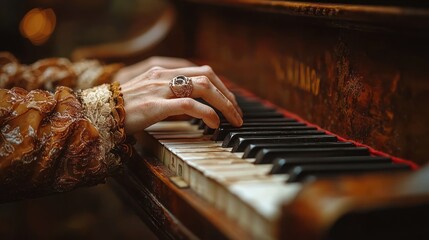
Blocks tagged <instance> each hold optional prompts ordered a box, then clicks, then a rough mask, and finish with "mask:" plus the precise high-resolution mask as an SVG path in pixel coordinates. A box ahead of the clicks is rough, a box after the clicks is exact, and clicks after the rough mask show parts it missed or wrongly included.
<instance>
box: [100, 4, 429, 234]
mask: <svg viewBox="0 0 429 240" xmlns="http://www.w3.org/2000/svg"><path fill="white" fill-rule="evenodd" d="M171 4H172V7H171V8H169V9H168V10H167V12H166V15H165V16H164V17H163V19H162V21H164V23H168V24H164V25H163V26H168V27H166V28H165V27H164V28H160V29H159V33H160V34H158V35H157V36H159V38H158V39H155V41H154V42H155V43H156V44H155V43H154V44H152V45H150V46H149V47H147V48H145V51H140V52H137V53H136V55H135V56H131V58H128V59H138V58H141V57H142V56H144V55H145V54H157V55H169V56H171V55H173V56H180V57H184V58H188V59H191V60H195V61H197V62H198V63H201V64H208V65H210V66H211V67H212V68H213V69H214V70H215V72H217V73H218V74H220V75H221V76H223V78H224V80H225V82H226V84H228V85H229V86H230V87H231V89H232V90H233V91H234V92H235V93H236V94H237V97H238V100H239V102H240V105H241V106H242V108H243V110H244V116H245V119H244V126H243V127H242V128H240V129H236V128H232V127H231V126H230V125H229V124H228V123H226V122H222V124H221V126H220V127H219V129H209V128H207V127H206V126H204V124H203V123H202V122H201V121H199V120H198V119H192V120H186V121H175V122H170V121H166V122H161V123H158V124H155V125H154V126H151V127H150V128H148V129H147V130H146V131H145V132H143V133H141V134H139V135H138V136H136V138H137V144H136V151H137V154H136V155H135V158H134V159H132V160H131V161H130V162H128V163H127V166H126V167H125V169H124V172H123V173H122V174H120V175H118V176H116V183H115V184H114V185H115V186H116V189H118V191H119V192H122V195H123V196H124V199H125V201H128V203H129V204H130V205H132V206H134V207H135V209H136V212H137V213H138V214H139V215H140V216H141V217H142V219H143V220H144V221H145V222H146V223H147V224H148V225H149V226H151V227H152V229H153V230H154V232H155V233H156V234H157V235H158V236H160V238H161V239H164V238H166V239H428V238H429V227H428V226H429V225H428V224H429V167H426V166H425V165H426V164H427V162H428V159H429V150H428V146H429V127H428V123H429V111H428V110H427V104H429V7H428V5H427V4H426V3H425V2H424V1H402V0H397V1H385V0H374V1H365V0H349V1H347V0H331V1H327V0H318V1H311V2H310V1H309V2H307V1H282V0H276V1H266V0H175V1H172V3H171ZM155 32H156V31H155ZM105 57H106V58H110V59H115V56H113V55H112V56H109V55H106V56H105ZM121 57H123V56H121ZM128 57H129V56H128ZM425 109H426V110H425Z"/></svg>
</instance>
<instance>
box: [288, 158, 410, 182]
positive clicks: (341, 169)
mask: <svg viewBox="0 0 429 240" xmlns="http://www.w3.org/2000/svg"><path fill="white" fill-rule="evenodd" d="M410 169H411V168H410V166H408V165H406V164H393V163H373V164H369V163H368V164H335V165H306V166H297V167H294V168H293V169H292V170H291V171H290V175H289V178H288V180H287V182H289V183H292V182H304V181H309V180H315V179H319V178H325V177H334V176H339V175H347V174H364V173H370V172H388V171H407V170H410Z"/></svg>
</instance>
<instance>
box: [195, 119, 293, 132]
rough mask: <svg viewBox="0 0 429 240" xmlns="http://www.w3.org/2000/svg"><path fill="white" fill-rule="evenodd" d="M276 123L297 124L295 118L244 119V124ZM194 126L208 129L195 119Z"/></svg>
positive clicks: (224, 120) (225, 121) (199, 120)
mask: <svg viewBox="0 0 429 240" xmlns="http://www.w3.org/2000/svg"><path fill="white" fill-rule="evenodd" d="M261 122H264V123H276V122H296V120H295V119H293V118H287V117H284V118H246V119H243V123H261ZM191 123H192V124H195V125H198V128H199V129H204V128H205V127H206V124H205V123H204V122H203V121H202V120H201V119H194V121H192V122H191ZM220 123H221V124H223V123H227V124H230V123H229V122H228V121H227V120H226V119H221V120H220Z"/></svg>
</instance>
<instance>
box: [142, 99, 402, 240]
mask: <svg viewBox="0 0 429 240" xmlns="http://www.w3.org/2000/svg"><path fill="white" fill-rule="evenodd" d="M238 102H239V105H240V106H241V108H242V110H243V113H244V117H243V119H244V124H243V126H242V127H241V128H235V127H233V126H231V125H230V124H229V123H227V122H226V121H225V120H224V119H223V118H222V116H221V124H220V126H219V128H218V129H215V130H213V129H209V128H207V127H206V126H205V125H204V123H203V122H202V121H201V120H198V119H193V120H192V121H171V122H169V121H165V122H160V123H157V124H155V125H153V126H151V127H149V128H148V129H146V131H145V133H144V140H143V142H144V143H145V144H144V146H143V148H144V149H145V150H146V151H147V152H150V153H151V154H153V155H154V156H155V157H156V158H158V159H159V160H160V161H161V162H162V163H163V164H164V165H165V166H167V167H168V168H169V169H170V170H171V171H173V172H174V173H175V174H176V175H177V177H174V178H172V179H171V180H172V181H174V182H175V183H176V185H177V186H178V187H181V188H183V187H189V188H191V189H192V190H193V191H195V192H196V193H197V194H198V195H199V196H201V197H202V198H204V199H205V200H206V201H207V202H209V203H210V204H212V205H213V206H215V207H216V208H218V209H220V210H222V211H224V212H225V213H226V214H227V216H228V217H230V218H231V219H234V220H235V221H237V222H238V223H239V224H240V225H241V226H242V227H243V228H244V229H248V230H249V231H250V232H251V234H252V235H253V236H254V237H255V238H257V239H274V238H275V232H276V227H277V224H276V221H277V219H278V218H279V214H280V210H279V208H280V207H281V205H283V204H285V203H287V202H288V201H292V200H293V198H294V196H295V195H296V194H297V193H298V192H299V190H300V189H301V187H302V184H304V183H306V182H308V181H312V180H315V179H318V178H324V177H335V176H338V175H344V174H363V173H368V172H386V171H406V170H409V169H410V166H408V165H406V164H399V163H394V162H392V160H391V159H390V158H388V157H385V156H376V155H374V154H373V153H371V151H370V150H369V149H368V148H365V147H359V146H355V144H353V143H351V142H345V141H340V140H339V139H338V138H337V137H336V136H334V135H331V134H328V133H326V132H324V131H322V130H320V129H317V128H316V127H313V126H307V124H305V123H302V122H299V121H297V120H295V119H293V118H290V117H286V116H284V115H283V114H282V113H280V112H278V111H277V110H276V109H274V108H271V107H267V106H265V105H263V104H262V103H260V102H258V101H253V100H252V101H249V100H248V99H246V98H244V97H240V96H239V97H238Z"/></svg>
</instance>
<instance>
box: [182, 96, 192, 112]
mask: <svg viewBox="0 0 429 240" xmlns="http://www.w3.org/2000/svg"><path fill="white" fill-rule="evenodd" d="M180 107H181V108H182V109H183V110H185V111H189V110H192V109H193V108H194V104H193V102H192V99H191V98H182V99H181V100H180Z"/></svg>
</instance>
